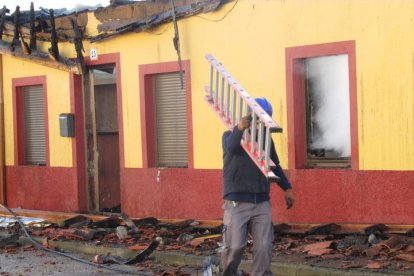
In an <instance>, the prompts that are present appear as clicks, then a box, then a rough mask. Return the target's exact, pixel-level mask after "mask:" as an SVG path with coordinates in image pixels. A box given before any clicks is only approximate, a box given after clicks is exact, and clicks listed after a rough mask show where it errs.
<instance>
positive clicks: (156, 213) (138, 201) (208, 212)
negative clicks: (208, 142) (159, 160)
mask: <svg viewBox="0 0 414 276" xmlns="http://www.w3.org/2000/svg"><path fill="white" fill-rule="evenodd" d="M158 171H159V174H158ZM157 176H159V177H158V179H159V181H157ZM121 183H122V184H121V202H122V210H123V211H125V212H126V213H127V214H128V215H129V216H133V217H148V216H153V217H158V218H197V219H214V218H221V217H222V209H221V202H222V199H221V198H222V197H221V183H222V182H221V171H220V170H196V169H159V170H158V169H157V168H150V169H121Z"/></svg>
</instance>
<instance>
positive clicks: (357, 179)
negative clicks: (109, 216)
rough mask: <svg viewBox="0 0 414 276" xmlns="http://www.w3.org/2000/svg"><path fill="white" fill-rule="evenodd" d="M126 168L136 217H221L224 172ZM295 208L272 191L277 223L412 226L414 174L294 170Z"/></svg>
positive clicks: (126, 189) (125, 205)
mask: <svg viewBox="0 0 414 276" xmlns="http://www.w3.org/2000/svg"><path fill="white" fill-rule="evenodd" d="M159 171H160V173H159V181H157V175H158V169H156V168H155V169H153V168H151V169H123V170H122V171H121V183H123V184H121V185H122V186H121V201H122V209H123V211H125V212H127V213H128V214H129V215H130V216H133V217H147V216H154V217H159V218H194V219H215V218H220V217H222V209H221V205H222V199H221V183H222V182H221V177H222V174H221V170H197V169H160V170H159ZM287 174H288V175H289V178H290V180H291V182H292V183H293V185H294V193H295V206H294V208H293V209H291V210H286V208H285V205H284V198H283V192H282V191H281V190H280V189H279V188H278V186H276V185H274V186H273V187H272V191H271V198H272V204H273V219H274V221H276V222H314V223H323V222H338V223H347V222H349V223H380V222H381V223H388V224H391V223H395V224H414V200H412V196H413V194H414V171H350V170H295V171H289V172H287Z"/></svg>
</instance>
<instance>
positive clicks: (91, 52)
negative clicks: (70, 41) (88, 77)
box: [89, 48, 98, 60]
mask: <svg viewBox="0 0 414 276" xmlns="http://www.w3.org/2000/svg"><path fill="white" fill-rule="evenodd" d="M89 57H90V59H91V60H98V50H97V49H96V48H91V49H90V50H89Z"/></svg>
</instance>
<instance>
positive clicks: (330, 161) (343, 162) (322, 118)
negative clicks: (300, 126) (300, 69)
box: [304, 55, 351, 168]
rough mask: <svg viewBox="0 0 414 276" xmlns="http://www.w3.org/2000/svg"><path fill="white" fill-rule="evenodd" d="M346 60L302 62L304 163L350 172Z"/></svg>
mask: <svg viewBox="0 0 414 276" xmlns="http://www.w3.org/2000/svg"><path fill="white" fill-rule="evenodd" d="M347 59H348V56H347V55H337V56H325V57H315V58H307V59H305V60H304V74H305V75H304V82H305V83H304V84H305V85H304V87H305V109H306V163H307V167H309V168H350V167H351V154H350V148H351V145H350V115H349V76H348V60H347Z"/></svg>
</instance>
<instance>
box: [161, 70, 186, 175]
mask: <svg viewBox="0 0 414 276" xmlns="http://www.w3.org/2000/svg"><path fill="white" fill-rule="evenodd" d="M153 82H154V83H153V87H154V102H155V139H156V163H157V166H158V167H176V168H177V167H178V168H182V167H188V132H187V99H186V93H185V89H182V88H181V80H180V74H179V73H178V72H174V73H164V74H155V75H154V76H153ZM184 87H185V80H184Z"/></svg>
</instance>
